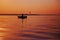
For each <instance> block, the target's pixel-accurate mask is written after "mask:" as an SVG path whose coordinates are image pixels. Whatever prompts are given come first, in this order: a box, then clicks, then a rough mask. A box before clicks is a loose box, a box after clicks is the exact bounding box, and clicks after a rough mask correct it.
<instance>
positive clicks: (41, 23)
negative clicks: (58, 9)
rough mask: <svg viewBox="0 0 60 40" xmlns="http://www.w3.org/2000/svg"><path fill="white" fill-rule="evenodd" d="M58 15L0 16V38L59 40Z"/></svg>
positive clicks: (5, 39) (13, 39) (59, 26)
mask: <svg viewBox="0 0 60 40" xmlns="http://www.w3.org/2000/svg"><path fill="white" fill-rule="evenodd" d="M59 24H60V16H28V18H27V19H24V22H23V24H22V20H21V19H18V18H17V16H0V40H59V39H60V38H59V37H60V31H59V30H60V25H59Z"/></svg>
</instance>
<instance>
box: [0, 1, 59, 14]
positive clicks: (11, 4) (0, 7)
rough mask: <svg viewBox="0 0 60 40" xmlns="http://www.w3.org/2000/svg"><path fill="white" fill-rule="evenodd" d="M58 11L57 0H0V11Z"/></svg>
mask: <svg viewBox="0 0 60 40" xmlns="http://www.w3.org/2000/svg"><path fill="white" fill-rule="evenodd" d="M29 11H31V12H32V13H54V14H55V13H59V0H0V13H22V12H23V13H28V12H29Z"/></svg>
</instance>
